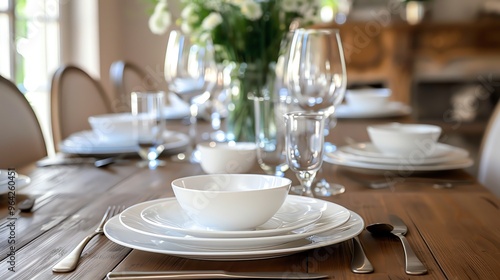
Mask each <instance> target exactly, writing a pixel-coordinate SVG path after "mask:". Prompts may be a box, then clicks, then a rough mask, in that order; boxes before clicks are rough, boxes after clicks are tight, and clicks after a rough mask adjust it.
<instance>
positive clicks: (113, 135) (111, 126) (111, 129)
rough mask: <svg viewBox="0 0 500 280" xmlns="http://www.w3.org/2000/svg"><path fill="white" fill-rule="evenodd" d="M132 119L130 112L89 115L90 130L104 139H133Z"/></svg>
mask: <svg viewBox="0 0 500 280" xmlns="http://www.w3.org/2000/svg"><path fill="white" fill-rule="evenodd" d="M133 120H134V117H133V116H132V114H131V113H117V114H105V115H97V116H90V117H89V118H88V121H89V124H90V126H91V127H92V130H93V131H94V133H95V134H96V135H98V136H99V137H101V138H103V139H106V140H118V141H124V140H133Z"/></svg>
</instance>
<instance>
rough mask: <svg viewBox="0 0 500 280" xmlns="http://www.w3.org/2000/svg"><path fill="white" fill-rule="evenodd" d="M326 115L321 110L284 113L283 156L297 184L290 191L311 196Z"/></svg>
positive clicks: (321, 159) (320, 163)
mask: <svg viewBox="0 0 500 280" xmlns="http://www.w3.org/2000/svg"><path fill="white" fill-rule="evenodd" d="M325 117H326V115H325V114H323V113H321V112H291V113H287V114H285V115H284V118H285V124H286V159H287V162H288V166H289V167H290V169H291V170H292V171H293V172H295V174H296V175H297V178H298V179H299V181H300V186H294V187H292V188H291V191H292V192H294V193H297V194H300V195H305V196H310V197H312V196H313V193H312V190H311V185H312V182H313V181H314V177H315V176H316V172H317V171H318V170H319V169H320V168H321V165H322V163H323V149H324V138H325V136H324V134H323V129H324V125H325Z"/></svg>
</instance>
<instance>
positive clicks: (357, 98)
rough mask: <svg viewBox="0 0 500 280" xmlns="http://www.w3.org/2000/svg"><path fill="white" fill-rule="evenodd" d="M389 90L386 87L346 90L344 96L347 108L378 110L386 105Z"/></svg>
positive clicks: (389, 94) (389, 93)
mask: <svg viewBox="0 0 500 280" xmlns="http://www.w3.org/2000/svg"><path fill="white" fill-rule="evenodd" d="M390 96H391V90H390V89H388V88H367V89H355V90H348V91H347V92H346V95H345V98H346V101H347V105H348V106H349V108H351V109H354V110H365V111H373V110H380V109H382V108H383V107H384V106H386V105H387V103H388V101H389V97H390Z"/></svg>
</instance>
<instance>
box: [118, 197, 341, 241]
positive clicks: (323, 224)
mask: <svg viewBox="0 0 500 280" xmlns="http://www.w3.org/2000/svg"><path fill="white" fill-rule="evenodd" d="M292 197H293V198H291V199H292V201H295V202H297V203H304V204H310V205H312V207H314V208H316V209H321V211H322V215H321V218H320V219H319V220H318V221H317V222H316V223H313V224H310V225H308V226H306V227H303V228H298V229H296V230H293V231H291V232H287V233H284V234H279V235H273V236H267V237H243V238H209V237H194V236H191V235H185V234H181V233H179V232H176V231H173V230H167V229H164V228H161V227H157V226H154V225H152V224H150V223H148V222H146V221H144V220H143V219H142V217H141V212H142V210H144V209H146V208H147V207H149V206H151V205H154V204H156V203H158V202H165V201H168V200H172V199H175V197H172V198H167V199H159V200H153V201H148V202H143V203H140V204H136V205H134V206H131V207H129V208H127V209H126V210H125V211H123V212H122V213H121V214H120V215H119V219H120V222H121V223H122V224H123V225H124V226H125V227H126V228H128V229H130V230H132V231H136V232H138V233H140V234H144V235H150V236H154V237H161V238H163V239H165V240H169V241H170V242H175V243H177V244H180V245H183V246H189V247H192V248H201V249H209V250H218V251H221V250H223V251H229V250H259V249H261V248H265V247H269V246H276V245H279V244H283V243H287V242H291V241H294V240H298V239H302V238H306V237H308V236H311V235H315V234H319V233H322V232H325V231H327V230H330V229H334V228H336V227H338V226H340V225H342V224H344V223H345V222H347V220H348V219H349V216H350V213H349V210H347V209H346V208H344V207H342V206H340V205H338V204H335V203H332V202H328V201H324V200H319V199H314V198H309V197H302V196H292Z"/></svg>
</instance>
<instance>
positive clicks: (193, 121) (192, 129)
mask: <svg viewBox="0 0 500 280" xmlns="http://www.w3.org/2000/svg"><path fill="white" fill-rule="evenodd" d="M189 112H190V117H189V142H190V145H189V148H190V150H189V152H192V151H194V150H195V148H196V125H197V118H198V105H197V104H196V103H194V102H191V104H190V105H189Z"/></svg>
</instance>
